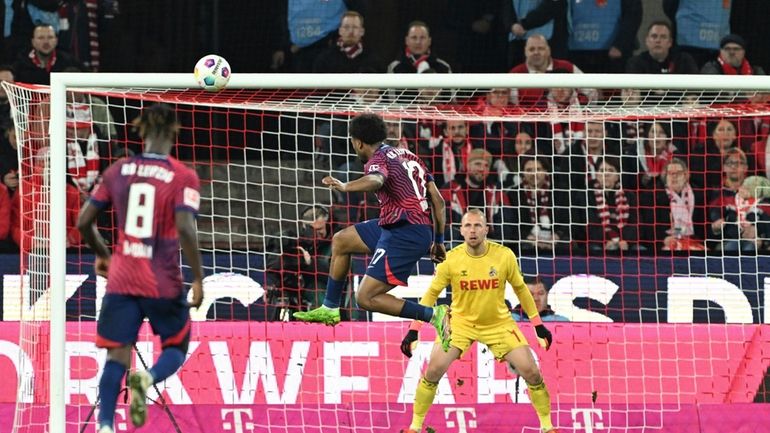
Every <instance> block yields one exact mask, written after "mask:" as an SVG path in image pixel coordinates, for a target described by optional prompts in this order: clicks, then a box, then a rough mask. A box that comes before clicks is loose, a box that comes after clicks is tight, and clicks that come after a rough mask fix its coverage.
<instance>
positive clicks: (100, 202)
mask: <svg viewBox="0 0 770 433" xmlns="http://www.w3.org/2000/svg"><path fill="white" fill-rule="evenodd" d="M134 125H135V126H136V128H137V129H138V131H139V135H140V136H141V137H142V140H143V141H144V153H142V154H141V155H138V156H134V157H131V158H124V159H121V160H119V161H118V162H116V163H115V164H113V165H112V166H111V167H110V168H108V169H107V170H106V171H105V172H104V176H103V180H102V183H101V184H100V185H98V186H97V188H96V190H95V191H94V193H93V195H91V197H90V199H89V200H88V201H87V202H86V203H85V204H84V205H83V208H82V209H81V211H80V217H79V219H78V229H79V230H80V232H81V234H82V235H83V239H84V240H85V242H86V243H87V244H88V245H89V246H90V247H91V249H92V250H93V251H94V254H96V262H95V264H94V268H95V271H96V273H97V274H99V275H101V276H104V277H107V294H106V295H105V297H104V301H103V302H102V307H101V312H100V313H99V321H98V324H97V337H96V345H97V346H98V347H103V348H106V349H107V361H106V362H105V364H104V369H103V371H102V377H101V380H100V381H99V397H100V411H99V433H112V432H113V431H114V430H113V419H114V415H115V405H116V402H117V397H118V392H119V390H120V383H121V379H122V378H123V374H124V373H125V372H126V370H127V369H128V367H129V366H130V357H131V348H132V346H133V344H134V343H135V342H136V338H137V334H138V333H139V328H140V327H141V326H142V322H143V321H144V318H145V317H147V318H149V320H150V325H151V326H152V330H153V332H154V333H155V334H157V335H160V338H161V342H162V345H163V351H162V353H161V354H160V357H159V358H158V361H157V362H156V363H155V365H153V366H152V368H150V369H149V370H147V371H138V372H135V373H133V374H130V375H129V386H130V387H131V421H132V422H133V424H134V425H135V426H141V425H143V424H144V422H145V421H146V418H147V406H146V394H147V389H148V388H149V387H150V386H152V385H153V384H154V383H157V382H161V381H163V380H165V379H166V378H167V377H169V376H171V375H172V374H174V373H175V372H176V371H177V370H178V369H179V367H181V366H182V363H184V360H185V357H186V356H187V346H188V344H189V341H190V311H189V308H190V307H191V306H192V307H196V308H197V307H199V306H200V305H201V302H202V301H203V269H202V267H201V256H200V252H199V250H198V241H197V229H196V226H195V216H196V214H197V212H198V207H199V204H200V193H199V189H200V187H199V180H198V175H197V174H196V173H195V172H194V171H193V170H191V169H189V168H187V167H185V166H184V165H183V164H182V163H181V162H179V161H177V160H176V159H174V158H172V157H170V156H169V152H170V150H171V147H172V146H173V145H174V141H175V139H176V133H177V130H178V129H179V124H178V123H177V120H176V115H175V113H174V111H173V110H172V109H171V108H170V107H169V106H167V105H154V106H152V107H149V108H146V109H145V110H144V112H143V113H142V115H141V116H140V117H139V118H138V119H136V120H135V121H134ZM109 205H112V206H113V207H114V208H115V214H116V217H117V224H118V239H117V241H116V242H115V245H114V246H113V248H114V254H110V250H109V249H108V248H107V245H106V244H105V242H104V240H103V239H102V238H101V236H100V235H99V232H98V231H97V230H96V228H95V226H94V221H95V220H96V216H97V214H98V213H99V212H100V211H102V210H104V209H105V208H107V207H108V206H109ZM180 243H181V245H182V249H183V251H184V256H185V259H186V260H187V264H188V265H189V266H190V268H191V270H192V275H193V282H192V290H193V299H192V302H191V303H188V302H187V291H186V290H185V288H184V285H183V282H182V274H181V271H180V267H179V265H180V264H179V245H180Z"/></svg>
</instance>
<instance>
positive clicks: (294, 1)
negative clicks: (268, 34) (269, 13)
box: [270, 0, 348, 72]
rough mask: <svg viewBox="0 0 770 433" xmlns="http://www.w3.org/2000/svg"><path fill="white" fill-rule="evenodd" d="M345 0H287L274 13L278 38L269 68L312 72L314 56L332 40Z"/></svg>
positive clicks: (344, 8)
mask: <svg viewBox="0 0 770 433" xmlns="http://www.w3.org/2000/svg"><path fill="white" fill-rule="evenodd" d="M281 3H282V4H283V3H284V2H281ZM347 3H348V2H347V1H345V0H328V1H322V2H314V1H311V2H309V1H304V0H287V1H286V3H285V4H286V5H287V10H286V11H285V12H283V11H282V13H281V14H280V16H279V17H277V19H278V22H279V25H280V26H281V28H280V29H279V31H278V33H279V34H280V40H279V41H278V46H277V47H275V50H274V51H273V58H272V63H271V65H270V69H272V70H273V71H286V72H312V71H313V63H314V62H315V59H316V57H317V56H318V55H319V54H320V53H321V52H322V51H323V50H324V49H326V48H327V47H328V46H330V45H331V44H332V41H333V39H334V35H335V32H334V31H335V30H336V29H337V28H338V26H339V25H340V20H341V19H342V15H343V14H344V13H345V11H347V9H348V5H347Z"/></svg>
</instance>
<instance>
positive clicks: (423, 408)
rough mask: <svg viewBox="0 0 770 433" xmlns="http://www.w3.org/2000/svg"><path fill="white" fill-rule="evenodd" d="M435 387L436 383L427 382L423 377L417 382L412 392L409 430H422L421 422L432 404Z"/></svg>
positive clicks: (436, 386)
mask: <svg viewBox="0 0 770 433" xmlns="http://www.w3.org/2000/svg"><path fill="white" fill-rule="evenodd" d="M436 388H438V383H433V382H428V380H427V379H425V378H424V377H423V378H421V379H420V383H419V384H417V392H416V393H415V394H414V409H413V411H412V424H411V425H410V426H409V428H410V429H411V430H414V431H416V432H419V431H420V430H422V424H423V423H424V422H425V416H426V415H428V410H429V409H430V407H431V406H432V405H433V399H434V398H435V397H436Z"/></svg>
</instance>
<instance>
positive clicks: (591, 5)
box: [568, 0, 642, 73]
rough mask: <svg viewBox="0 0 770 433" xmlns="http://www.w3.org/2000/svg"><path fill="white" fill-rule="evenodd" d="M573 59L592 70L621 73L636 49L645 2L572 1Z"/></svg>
mask: <svg viewBox="0 0 770 433" xmlns="http://www.w3.org/2000/svg"><path fill="white" fill-rule="evenodd" d="M568 10H569V23H570V31H569V39H568V46H569V51H570V59H571V60H572V61H573V62H575V63H577V64H578V65H580V69H582V70H583V71H585V72H590V73H619V72H623V71H624V70H625V66H626V62H627V61H628V59H629V58H630V57H631V55H632V54H633V52H634V50H635V49H636V47H637V45H638V42H637V40H636V34H637V32H638V31H639V25H640V24H641V23H642V1H641V0H620V1H617V0H616V1H583V0H569V9H568Z"/></svg>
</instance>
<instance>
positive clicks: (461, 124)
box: [422, 119, 472, 188]
mask: <svg viewBox="0 0 770 433" xmlns="http://www.w3.org/2000/svg"><path fill="white" fill-rule="evenodd" d="M428 148H429V150H428V152H427V154H426V155H424V156H423V157H422V160H423V161H425V164H426V165H427V166H428V169H429V170H430V171H431V173H433V177H434V179H435V181H436V185H437V186H438V187H439V188H443V187H445V186H446V185H447V184H448V183H449V182H450V181H452V180H454V179H455V178H456V177H457V176H461V177H462V176H464V175H465V173H466V172H467V162H468V154H469V153H470V151H471V149H472V147H471V142H470V139H469V138H468V122H466V121H465V120H452V119H450V120H447V121H446V123H444V128H443V133H442V135H441V137H438V139H437V140H431V141H430V142H429V146H428Z"/></svg>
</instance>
